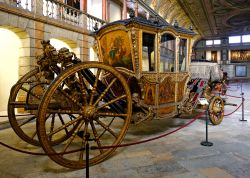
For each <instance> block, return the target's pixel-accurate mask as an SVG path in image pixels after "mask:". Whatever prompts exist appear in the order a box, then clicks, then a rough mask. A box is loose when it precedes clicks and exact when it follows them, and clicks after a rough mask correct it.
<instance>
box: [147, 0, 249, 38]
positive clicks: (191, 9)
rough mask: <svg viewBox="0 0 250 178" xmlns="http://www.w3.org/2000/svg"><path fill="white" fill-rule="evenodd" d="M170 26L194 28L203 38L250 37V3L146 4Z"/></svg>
mask: <svg viewBox="0 0 250 178" xmlns="http://www.w3.org/2000/svg"><path fill="white" fill-rule="evenodd" d="M144 2H145V3H146V4H148V5H149V6H150V7H152V8H153V9H154V10H155V11H156V12H157V13H158V14H160V15H161V16H162V17H163V18H164V19H166V21H167V22H169V23H173V22H174V21H175V20H177V21H178V23H179V25H180V26H183V27H185V28H189V27H190V26H191V25H192V26H193V28H194V30H195V31H196V32H198V34H199V37H202V38H206V39H209V38H216V37H227V36H229V35H242V34H250V0H144Z"/></svg>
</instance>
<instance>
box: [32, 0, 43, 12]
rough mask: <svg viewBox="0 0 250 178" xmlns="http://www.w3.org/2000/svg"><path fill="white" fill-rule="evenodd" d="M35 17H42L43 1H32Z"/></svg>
mask: <svg viewBox="0 0 250 178" xmlns="http://www.w3.org/2000/svg"><path fill="white" fill-rule="evenodd" d="M32 11H34V12H35V14H36V15H43V0H34V10H32Z"/></svg>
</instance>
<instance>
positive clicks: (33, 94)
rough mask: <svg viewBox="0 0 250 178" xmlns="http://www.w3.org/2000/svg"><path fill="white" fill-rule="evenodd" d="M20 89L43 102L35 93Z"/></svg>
mask: <svg viewBox="0 0 250 178" xmlns="http://www.w3.org/2000/svg"><path fill="white" fill-rule="evenodd" d="M20 89H21V90H23V91H25V92H27V93H29V94H30V95H32V96H34V97H35V98H37V99H39V100H41V98H40V97H39V96H38V95H36V94H35V93H33V92H31V91H30V90H28V89H26V88H24V87H23V86H22V87H21V88H20Z"/></svg>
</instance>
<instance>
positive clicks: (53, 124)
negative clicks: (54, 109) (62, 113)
mask: <svg viewBox="0 0 250 178" xmlns="http://www.w3.org/2000/svg"><path fill="white" fill-rule="evenodd" d="M54 126H55V114H53V116H52V119H51V123H50V133H51V132H53V130H54ZM49 139H50V140H52V135H51V136H50V137H49Z"/></svg>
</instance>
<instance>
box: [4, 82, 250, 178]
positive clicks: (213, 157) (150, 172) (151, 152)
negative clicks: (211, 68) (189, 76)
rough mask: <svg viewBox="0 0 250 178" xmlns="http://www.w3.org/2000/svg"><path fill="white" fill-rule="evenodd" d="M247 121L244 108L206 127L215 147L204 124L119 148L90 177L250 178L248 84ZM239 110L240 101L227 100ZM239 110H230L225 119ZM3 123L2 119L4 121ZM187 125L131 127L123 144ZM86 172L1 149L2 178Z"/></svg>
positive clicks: (70, 177) (9, 136)
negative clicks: (217, 123)
mask: <svg viewBox="0 0 250 178" xmlns="http://www.w3.org/2000/svg"><path fill="white" fill-rule="evenodd" d="M243 92H244V93H245V95H244V96H245V99H246V100H245V115H244V116H245V119H246V120H248V121H247V122H242V121H239V120H240V119H242V110H241V108H240V109H239V110H238V111H237V112H235V113H234V114H232V115H230V116H227V117H225V118H224V120H223V122H222V123H221V124H220V125H218V126H212V125H209V126H208V140H209V141H210V142H212V143H213V144H214V145H213V146H212V147H204V146H201V145H200V142H201V141H203V140H205V120H204V118H203V119H199V120H197V121H195V122H194V123H192V124H191V125H190V126H188V127H186V128H184V129H182V130H179V131H178V132H176V133H174V134H171V135H168V136H166V137H164V138H161V139H158V140H155V141H152V142H148V143H144V144H140V145H135V146H130V147H125V148H119V149H117V151H116V152H115V154H114V155H113V156H112V157H111V158H110V159H108V160H106V161H104V162H102V163H100V164H98V165H96V166H93V167H91V168H90V177H93V178H94V177H100V178H120V177H121V178H122V177H124V178H141V177H143V178H144V177H154V178H158V177H159V178H160V177H164V178H170V177H171V178H206V177H207V178H233V177H237V178H249V177H250V109H249V106H250V83H244V84H243ZM240 93H241V88H240V87H238V86H237V85H236V84H232V85H231V87H230V88H229V91H228V94H230V95H234V96H240ZM228 102H230V103H236V104H239V103H240V102H241V99H237V98H231V97H228ZM235 108H236V107H235V106H226V109H225V113H229V112H231V111H233V110H234V109H235ZM0 119H1V118H0ZM190 120H191V117H190V118H189V119H187V118H186V119H180V118H179V119H177V118H175V119H164V120H154V121H148V122H144V123H141V124H140V125H137V126H135V125H131V127H130V128H129V131H128V133H127V134H126V137H125V142H132V141H135V140H137V141H138V140H144V139H147V138H152V137H154V136H159V135H161V134H163V133H167V132H170V131H172V130H174V129H176V128H178V127H180V126H181V125H184V124H185V123H187V122H189V121H190ZM3 125H4V124H1V127H2V129H1V130H0V141H1V142H4V143H7V144H9V145H12V146H14V147H17V148H20V149H26V150H29V151H34V152H38V151H40V150H41V149H40V148H34V147H32V146H29V145H27V144H25V143H24V142H23V141H21V140H20V139H19V138H18V137H17V136H16V135H15V134H14V132H13V131H12V129H11V128H5V127H4V126H3ZM85 172H86V170H85V169H83V170H71V169H67V168H63V167H61V166H59V165H57V164H56V163H54V162H53V161H51V160H50V159H49V158H48V157H47V156H32V155H26V154H22V153H17V152H15V151H12V150H9V149H8V148H5V147H3V146H1V147H0V177H1V178H80V177H81V178H82V177H86V175H85Z"/></svg>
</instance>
